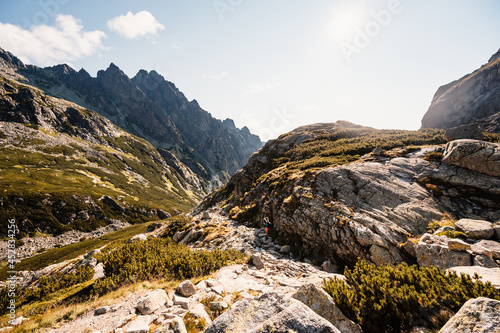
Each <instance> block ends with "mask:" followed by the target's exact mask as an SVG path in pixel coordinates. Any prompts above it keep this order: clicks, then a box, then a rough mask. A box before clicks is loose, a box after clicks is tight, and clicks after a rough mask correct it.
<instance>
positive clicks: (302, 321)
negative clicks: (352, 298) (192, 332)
mask: <svg viewBox="0 0 500 333" xmlns="http://www.w3.org/2000/svg"><path fill="white" fill-rule="evenodd" d="M220 332H241V333H261V332H262V333H264V332H296V333H312V332H315V333H330V332H335V333H339V332H340V331H339V330H338V329H337V328H335V326H333V325H332V324H331V323H330V322H329V321H328V320H326V319H325V318H323V317H321V316H319V315H318V314H316V313H315V312H314V311H313V310H311V309H310V308H309V307H307V306H306V305H304V304H303V303H302V302H300V301H298V300H296V299H293V298H287V297H285V296H284V295H282V294H279V293H275V292H270V293H264V294H262V295H260V296H259V297H256V298H254V299H243V300H240V301H238V302H236V303H235V304H233V306H231V308H229V310H227V311H226V312H224V313H223V314H222V315H220V316H219V317H218V318H217V319H216V320H214V322H213V323H212V325H211V326H209V327H208V328H207V329H206V330H205V333H220Z"/></svg>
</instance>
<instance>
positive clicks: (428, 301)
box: [323, 261, 500, 332]
mask: <svg viewBox="0 0 500 333" xmlns="http://www.w3.org/2000/svg"><path fill="white" fill-rule="evenodd" d="M344 274H345V276H346V279H345V280H343V281H342V280H339V279H327V280H324V282H323V288H324V289H325V290H326V292H328V293H329V294H330V295H331V296H332V297H333V299H334V301H335V303H336V304H337V305H338V307H339V308H340V309H341V310H342V312H343V313H344V314H345V315H346V316H347V317H349V318H350V319H352V320H354V321H356V322H358V323H359V324H360V325H361V326H362V328H363V330H364V331H365V332H405V331H409V329H410V328H411V327H413V326H416V325H418V326H426V327H428V328H431V329H436V330H437V329H439V328H441V327H442V326H443V325H444V324H445V323H446V321H447V320H448V319H449V318H450V317H451V316H452V315H453V314H454V313H455V312H457V311H458V310H459V309H460V307H461V306H462V305H463V304H464V303H465V302H466V301H467V300H468V299H470V298H476V297H480V296H483V297H489V298H495V299H498V300H500V293H499V292H498V291H497V290H496V289H495V288H494V287H493V286H492V285H491V283H489V282H488V283H483V282H482V281H480V280H479V279H478V277H477V276H476V277H475V278H471V277H470V276H468V275H465V274H461V275H460V276H459V275H457V274H456V273H455V272H447V271H444V270H441V269H440V268H437V267H432V266H429V267H427V266H425V267H418V266H416V265H414V266H408V265H407V264H405V263H403V264H400V265H398V266H396V267H394V266H384V267H377V266H376V265H374V264H369V263H367V262H365V261H359V262H358V263H356V265H355V267H354V268H353V269H352V270H350V269H348V268H346V270H345V273H344Z"/></svg>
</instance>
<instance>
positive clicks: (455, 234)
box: [437, 230, 468, 239]
mask: <svg viewBox="0 0 500 333" xmlns="http://www.w3.org/2000/svg"><path fill="white" fill-rule="evenodd" d="M437 235H438V236H446V237H448V238H460V239H467V238H468V237H467V234H466V233H463V232H461V231H456V230H446V231H442V232H440V233H438V234H437Z"/></svg>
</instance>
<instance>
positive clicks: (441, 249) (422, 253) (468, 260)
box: [416, 242, 472, 269]
mask: <svg viewBox="0 0 500 333" xmlns="http://www.w3.org/2000/svg"><path fill="white" fill-rule="evenodd" d="M416 254H417V262H418V264H419V265H424V266H438V267H439V268H442V269H446V268H450V267H454V266H470V265H472V257H471V255H470V253H468V252H458V251H453V250H450V249H449V248H448V247H447V246H445V245H441V244H427V243H424V242H418V244H417V249H416Z"/></svg>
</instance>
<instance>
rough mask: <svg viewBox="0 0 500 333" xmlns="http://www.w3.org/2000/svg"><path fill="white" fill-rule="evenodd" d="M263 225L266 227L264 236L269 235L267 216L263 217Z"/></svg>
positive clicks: (269, 226)
mask: <svg viewBox="0 0 500 333" xmlns="http://www.w3.org/2000/svg"><path fill="white" fill-rule="evenodd" d="M264 226H265V227H266V237H269V228H271V222H270V221H269V218H268V217H267V216H266V217H264Z"/></svg>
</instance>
